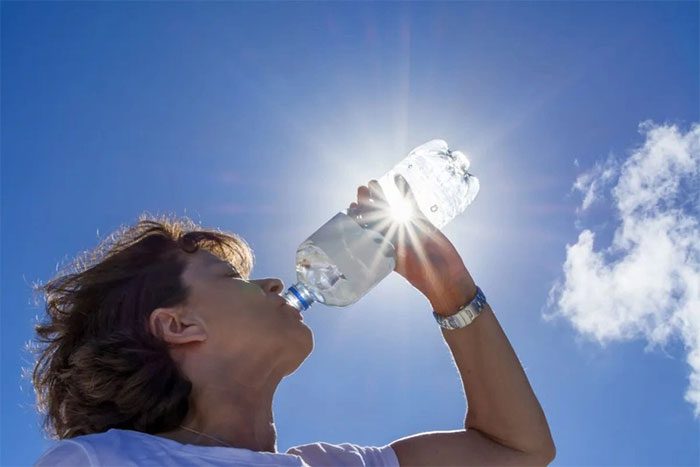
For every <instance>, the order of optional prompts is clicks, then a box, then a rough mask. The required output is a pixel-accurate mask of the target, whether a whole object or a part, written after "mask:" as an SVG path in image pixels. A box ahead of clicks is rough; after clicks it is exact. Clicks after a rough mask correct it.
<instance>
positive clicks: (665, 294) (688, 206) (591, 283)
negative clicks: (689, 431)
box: [544, 122, 700, 418]
mask: <svg viewBox="0 0 700 467" xmlns="http://www.w3.org/2000/svg"><path fill="white" fill-rule="evenodd" d="M640 130H641V133H642V134H643V135H644V136H645V137H646V140H645V142H644V144H643V145H642V146H640V147H638V148H635V149H634V150H633V151H632V152H631V154H630V156H629V158H627V160H625V161H624V163H622V164H621V165H620V163H619V162H617V161H615V159H614V158H612V157H609V158H608V159H607V161H606V162H605V163H602V164H596V165H595V167H594V168H593V169H591V170H590V171H588V172H586V173H584V174H582V175H580V176H579V177H578V178H577V179H576V182H575V184H574V187H573V189H575V190H577V191H580V192H581V193H585V195H584V198H583V201H582V206H581V209H580V210H579V212H583V211H585V210H586V209H587V208H588V207H589V206H590V205H591V204H592V203H593V202H595V200H597V199H599V198H600V197H601V196H602V192H603V190H606V189H610V186H611V185H612V184H613V183H614V186H613V187H612V188H611V189H610V190H609V192H610V195H611V199H612V201H613V207H614V209H615V210H616V213H617V216H616V219H615V222H617V225H616V229H615V233H614V237H613V240H612V244H611V245H610V246H609V247H608V248H605V249H600V247H599V249H598V250H596V249H595V247H594V242H595V236H596V234H595V232H593V231H591V230H589V229H584V230H583V231H582V232H581V233H580V234H579V237H578V241H577V242H576V243H575V244H573V245H567V246H566V261H565V263H564V265H563V274H564V277H563V280H559V281H558V282H557V283H556V284H555V285H554V286H553V287H552V289H551V290H550V292H549V300H548V303H547V306H548V308H550V309H551V310H552V311H551V313H545V314H544V318H545V319H547V320H552V319H554V318H557V317H559V318H563V319H566V320H568V321H569V322H570V323H571V324H572V325H573V326H574V328H575V329H576V330H577V331H578V332H579V333H581V334H582V335H583V336H585V337H587V338H589V339H591V340H594V341H596V342H598V343H599V344H600V345H601V346H603V347H604V346H605V345H606V344H607V343H609V342H613V341H625V340H631V339H645V340H646V341H647V343H648V345H647V347H646V350H647V351H649V350H651V349H653V348H655V347H658V346H663V345H664V344H666V343H667V342H668V341H669V340H670V339H672V338H679V339H681V340H682V342H683V344H684V346H685V350H686V352H687V362H688V364H689V366H690V376H689V385H688V388H687V390H686V393H685V400H686V401H687V402H688V403H690V404H691V405H692V406H693V412H694V415H695V417H696V418H700V228H699V222H698V217H699V216H698V214H699V213H700V206H698V202H697V201H698V199H700V198H699V194H700V124H694V125H693V126H692V128H691V129H690V130H689V131H687V132H685V133H684V132H682V131H681V130H679V129H678V128H677V127H676V126H672V125H654V124H652V123H648V122H646V123H643V124H642V125H641V126H640ZM616 174H619V177H618V178H617V180H616V181H615V180H614V178H615V175H616ZM689 200H690V203H689Z"/></svg>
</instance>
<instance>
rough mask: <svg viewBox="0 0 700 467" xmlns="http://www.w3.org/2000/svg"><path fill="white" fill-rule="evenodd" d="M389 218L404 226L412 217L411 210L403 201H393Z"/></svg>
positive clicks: (406, 202)
mask: <svg viewBox="0 0 700 467" xmlns="http://www.w3.org/2000/svg"><path fill="white" fill-rule="evenodd" d="M391 217H392V218H393V219H394V221H395V222H398V223H399V224H405V223H407V222H408V221H410V220H411V218H412V217H413V209H412V208H411V205H410V204H409V203H408V201H406V200H405V199H395V200H393V202H392V203H391Z"/></svg>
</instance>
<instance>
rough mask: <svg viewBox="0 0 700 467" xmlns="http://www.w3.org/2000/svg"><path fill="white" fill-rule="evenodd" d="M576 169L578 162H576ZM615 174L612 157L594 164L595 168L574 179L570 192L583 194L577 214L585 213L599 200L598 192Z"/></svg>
mask: <svg viewBox="0 0 700 467" xmlns="http://www.w3.org/2000/svg"><path fill="white" fill-rule="evenodd" d="M576 162H577V164H576V167H578V161H576ZM616 174H617V163H616V161H615V158H614V157H613V156H610V157H608V159H607V160H606V161H605V162H604V163H602V164H601V163H599V162H596V164H595V167H593V168H592V169H591V170H589V171H587V172H584V173H582V174H581V175H579V176H578V177H577V178H576V182H574V186H573V187H572V190H576V191H580V192H581V193H585V195H584V197H583V203H582V204H581V207H580V208H578V209H577V212H579V213H580V212H581V211H585V210H586V209H588V208H589V207H590V206H591V204H593V203H594V202H595V201H597V200H598V199H599V198H600V191H601V190H602V189H603V188H604V186H605V185H606V184H607V183H608V182H609V181H610V180H611V179H612V178H613V177H614V176H615V175H616Z"/></svg>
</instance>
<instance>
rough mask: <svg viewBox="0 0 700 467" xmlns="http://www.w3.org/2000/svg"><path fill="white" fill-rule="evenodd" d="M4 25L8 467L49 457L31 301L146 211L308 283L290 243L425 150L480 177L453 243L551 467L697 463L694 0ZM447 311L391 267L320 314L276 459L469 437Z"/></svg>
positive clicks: (18, 6)
mask: <svg viewBox="0 0 700 467" xmlns="http://www.w3.org/2000/svg"><path fill="white" fill-rule="evenodd" d="M0 8H1V13H2V25H1V26H2V32H1V34H2V36H1V39H2V54H1V57H2V77H1V78H2V83H1V86H2V147H1V151H2V165H1V181H2V188H1V190H2V206H1V207H2V217H1V234H0V235H1V236H0V240H1V242H2V243H1V246H2V252H1V253H2V256H1V259H2V264H1V268H2V270H1V278H2V280H1V286H2V289H1V291H0V293H1V306H2V309H1V315H0V318H1V321H0V328H1V329H0V331H1V337H2V356H1V359H2V360H1V364H2V371H1V378H2V380H1V386H0V389H1V391H2V392H1V394H2V419H1V425H0V429H1V433H0V440H1V444H0V449H1V451H0V456H1V457H0V464H1V465H3V466H4V465H27V464H31V463H32V462H33V461H34V460H35V459H36V458H37V457H38V456H39V455H40V454H41V453H42V452H43V451H44V450H45V449H46V448H47V447H48V446H49V445H50V443H51V441H49V440H47V439H45V438H44V436H43V434H42V432H41V430H40V426H39V418H38V416H36V414H35V413H34V409H33V406H32V404H33V392H32V387H31V384H30V382H29V381H27V380H26V379H22V378H21V373H22V368H23V367H25V368H26V367H29V366H30V365H31V356H30V355H29V354H28V353H27V352H25V351H24V350H23V348H24V345H25V343H26V342H27V341H29V340H30V339H31V338H32V326H33V323H34V319H35V316H36V315H40V314H41V313H42V309H41V307H40V303H39V304H35V303H34V301H33V297H32V294H31V286H32V284H33V283H35V282H37V281H46V280H48V279H49V278H51V277H52V275H53V274H55V272H56V268H57V267H58V266H61V265H65V264H66V263H67V262H68V261H70V259H71V258H73V257H74V256H75V255H76V254H78V253H80V252H82V251H84V250H86V249H89V248H92V247H94V246H95V245H96V244H97V243H98V242H99V240H100V239H102V238H104V237H105V236H106V235H108V234H109V233H111V232H112V231H114V230H115V229H116V228H118V227H119V226H120V225H123V224H131V223H134V222H135V221H136V219H137V218H138V216H139V214H141V213H143V212H150V213H153V214H160V213H164V214H165V213H171V214H175V215H187V216H189V217H191V218H192V219H194V220H195V221H198V222H201V223H202V224H203V225H205V226H210V227H218V228H221V229H224V230H229V231H233V232H236V233H238V234H240V235H242V236H243V237H244V238H245V239H246V240H247V241H248V242H249V243H250V244H251V246H252V247H253V249H254V251H255V255H256V264H255V266H254V269H253V277H254V278H262V277H279V278H281V279H282V280H283V281H284V283H285V285H287V286H288V285H291V284H292V283H293V281H294V279H295V276H294V257H295V251H296V248H297V246H298V245H299V244H300V243H301V242H302V241H303V240H304V239H305V238H306V237H307V236H308V235H310V234H311V233H312V232H313V231H315V230H316V229H317V228H318V227H319V226H320V225H322V224H323V223H324V222H326V221H327V220H328V219H329V218H330V217H332V216H333V215H334V214H335V213H337V212H338V211H339V210H341V209H344V208H345V207H346V206H347V205H348V204H349V203H350V202H351V201H353V200H354V199H355V192H356V188H357V186H358V185H360V184H366V183H367V181H369V180H370V179H372V178H375V179H378V178H379V177H381V175H382V174H384V173H385V172H386V171H387V170H389V169H390V168H391V167H393V165H394V164H395V163H396V162H398V161H399V160H401V159H402V158H403V157H404V156H405V155H406V154H407V153H408V151H410V150H411V149H412V148H413V147H415V146H418V145H419V144H421V143H424V142H425V141H428V140H430V139H433V138H442V139H445V140H446V141H448V143H449V144H450V145H451V146H452V147H453V148H456V149H460V150H462V151H464V152H465V153H467V154H468V155H469V156H470V158H471V161H472V167H471V170H472V171H473V173H475V174H476V175H477V176H478V177H479V179H480V182H481V192H480V193H479V196H478V197H477V199H476V200H475V202H474V203H473V204H472V205H471V206H469V207H468V208H467V210H466V211H465V212H464V213H463V214H462V215H461V216H459V217H458V218H456V219H455V220H453V221H452V222H451V223H450V224H448V225H447V226H446V227H445V228H444V229H443V231H444V232H445V234H446V235H447V236H448V237H449V238H450V239H451V240H452V241H453V243H454V244H455V246H456V247H457V249H458V251H459V252H460V254H461V256H462V258H463V259H464V261H465V264H466V265H467V267H468V268H469V270H470V272H471V274H472V276H473V277H474V278H475V280H476V282H477V284H478V285H479V286H480V287H481V288H482V289H483V290H484V292H485V294H486V296H487V298H488V300H489V303H490V304H491V306H492V308H493V310H494V312H495V314H496V316H497V317H498V319H499V322H500V323H501V326H502V327H503V328H504V330H505V332H506V334H507V335H508V337H509V339H510V341H511V344H512V345H513V347H514V349H515V351H516V353H517V354H518V356H519V358H520V360H521V362H522V364H523V367H524V368H525V371H526V373H527V376H528V378H529V380H530V383H531V385H532V386H533V388H534V390H535V393H536V395H537V396H538V399H539V401H540V403H541V405H542V407H543V409H544V411H545V413H546V415H547V418H548V420H549V423H550V428H551V430H552V434H553V437H554V440H555V443H556V446H557V458H556V460H555V461H554V463H553V465H579V466H583V465H665V466H669V465H697V464H699V463H700V423H699V419H698V417H697V416H696V415H697V413H698V407H699V406H700V399H698V400H696V401H695V402H693V401H694V399H693V397H697V394H698V393H697V392H693V391H694V390H693V388H695V390H700V380H698V379H697V378H699V376H698V375H699V374H700V373H699V372H700V356H699V355H700V354H699V353H698V352H700V350H698V345H699V342H698V341H700V327H698V319H699V318H698V314H699V313H700V311H699V310H700V308H697V307H695V306H694V304H697V303H698V302H697V300H698V290H697V284H700V266H699V265H698V264H699V258H700V252H698V251H697V245H698V243H697V242H696V240H697V239H698V238H699V234H698V226H697V219H698V205H699V204H700V197H699V196H700V195H699V193H700V187H699V186H698V180H699V179H700V178H698V172H697V171H698V159H699V158H700V150H699V149H698V148H699V147H700V143H699V142H698V140H699V139H700V136H699V135H700V131H698V128H697V126H694V125H696V124H697V122H699V121H700V108H699V107H700V104H699V103H700V91H699V89H698V88H699V86H698V82H699V79H700V58H699V57H700V47H699V41H698V37H699V34H700V31H699V19H698V18H699V16H700V11H699V6H698V3H697V2H638V3H635V2H619V3H614V2H573V3H564V2H535V3H526V2H518V3H488V4H487V3H479V2H468V3H376V4H375V3H360V4H350V3H223V2H220V3H186V2H178V3H164V2H153V3H137V2H129V3H69V2H61V3H39V2H36V3H29V2H22V3H19V2H17V3H14V2H13V3H7V2H4V3H2V4H1V6H0ZM659 173H661V174H663V177H656V176H655V175H656V174H659ZM635 177H637V178H635ZM635 180H637V181H640V180H641V181H645V183H641V182H640V183H639V184H637V185H635V182H634V181H635ZM666 182H667V183H666ZM640 193H641V194H642V195H646V197H645V198H643V199H642V198H640V197H639V196H640ZM634 203H637V204H636V205H635V204H634ZM635 206H637V208H635ZM664 219H666V220H667V221H666V223H664V222H663V221H664ZM693 221H695V224H693ZM645 222H652V224H649V223H645ZM653 222H656V223H653ZM586 232H588V233H586ZM645 232H651V233H653V234H654V235H651V234H649V235H647V234H645ZM662 241H663V242H667V243H663V245H665V248H664V249H662V250H659V248H661V247H660V246H659V245H661V243H659V242H662ZM663 245H662V246H663ZM694 248H695V249H694ZM659 252H661V253H659ZM659 265H663V267H660V266H659ZM671 282H672V283H673V286H670V285H669V286H668V287H665V286H662V285H660V284H671ZM693 285H695V289H693ZM668 297H672V298H673V300H668V299H667V298H668ZM589 298H591V299H593V300H588V299H589ZM694 300H695V301H694ZM650 309H651V310H654V311H653V312H652V311H649V310H650ZM430 311H431V310H430V308H429V303H428V302H427V300H426V299H425V298H424V297H423V296H421V295H420V293H419V292H418V291H416V290H414V289H413V288H411V286H410V285H409V284H408V283H407V282H405V281H404V280H403V278H401V277H400V276H398V275H396V274H391V275H390V276H389V277H387V278H386V279H385V280H384V281H383V282H382V283H380V284H379V285H378V286H377V287H376V288H375V289H374V290H372V291H371V292H370V293H369V294H368V295H367V296H365V297H364V298H363V299H362V300H361V301H360V302H358V303H356V304H354V305H351V306H349V307H346V308H331V307H324V306H323V305H318V304H317V305H315V306H313V307H312V308H311V309H310V310H309V311H308V312H307V313H306V315H305V321H306V322H307V323H308V325H309V327H311V329H312V330H313V331H314V336H315V350H314V353H313V354H312V355H311V356H310V357H309V358H308V359H307V361H306V362H305V363H304V365H303V366H302V367H301V368H300V369H299V370H298V371H297V372H296V373H295V374H294V375H292V376H290V377H288V378H287V379H285V380H284V381H283V382H282V384H281V385H280V387H279V390H278V393H277V396H276V399H275V405H274V410H275V421H276V425H277V429H278V450H279V451H281V452H284V451H285V450H286V449H287V448H289V447H290V446H293V445H297V444H303V443H308V442H314V441H326V442H332V443H340V442H352V443H356V444H362V445H377V446H378V445H383V444H386V443H389V442H391V441H393V440H395V439H398V438H401V437H404V436H407V435H410V434H414V433H420V432H424V431H433V430H450V429H458V428H461V427H462V424H463V420H464V415H465V400H464V396H463V394H462V390H461V384H460V381H459V375H458V373H457V370H456V368H455V367H454V365H453V363H452V361H451V357H450V354H449V349H448V348H447V346H446V344H445V343H444V342H443V339H442V336H441V334H440V331H439V328H438V326H437V324H436V323H435V321H434V319H433V317H432V315H431V312H430ZM650 343H654V344H656V345H651V344H650ZM694 352H695V353H694ZM693 378H696V379H695V380H693Z"/></svg>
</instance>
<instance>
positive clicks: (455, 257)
mask: <svg viewBox="0 0 700 467" xmlns="http://www.w3.org/2000/svg"><path fill="white" fill-rule="evenodd" d="M394 183H396V186H397V188H398V189H399V193H401V194H402V196H403V197H404V200H405V201H407V202H408V204H409V206H410V207H411V211H412V213H411V216H410V218H409V220H408V221H406V222H404V223H399V222H397V221H396V220H394V219H393V217H392V214H391V208H390V206H389V204H388V202H387V201H386V197H385V195H384V191H383V190H382V188H381V185H379V183H378V182H377V181H376V180H370V181H369V183H368V184H367V185H368V186H365V185H361V186H359V187H358V188H357V203H351V204H350V209H349V210H348V214H350V215H352V216H354V217H355V218H356V219H357V220H358V222H359V223H360V224H361V225H363V226H365V228H368V229H372V230H375V231H377V232H379V233H380V234H381V235H382V236H384V237H385V238H387V239H388V240H389V241H390V242H391V243H392V245H394V248H395V249H396V266H395V268H394V271H396V272H397V273H399V274H400V275H402V276H403V277H404V278H405V279H406V280H407V281H408V282H409V283H410V284H411V285H413V286H414V287H415V288H416V289H418V290H419V291H420V292H422V293H423V295H425V296H426V298H428V300H429V301H430V303H431V305H432V306H433V309H434V310H435V312H437V313H440V314H445V315H450V314H453V313H455V312H456V311H457V309H458V308H459V307H460V306H462V305H464V304H465V303H467V302H468V301H470V300H471V299H472V298H474V296H476V285H475V284H474V280H473V279H472V277H471V275H470V274H469V271H468V270H467V268H466V266H465V265H464V262H463V261H462V258H461V257H460V256H459V253H457V250H456V249H455V247H454V245H452V242H450V240H449V239H448V238H447V237H445V235H443V233H442V232H441V231H440V230H439V229H438V228H437V227H435V225H433V224H432V222H430V220H428V218H427V217H426V216H425V215H424V214H423V212H422V211H421V210H420V208H419V206H418V203H417V202H416V200H415V198H414V196H413V192H412V191H411V188H410V187H409V185H408V183H407V182H406V179H404V178H403V177H402V176H401V175H396V177H395V178H394Z"/></svg>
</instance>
